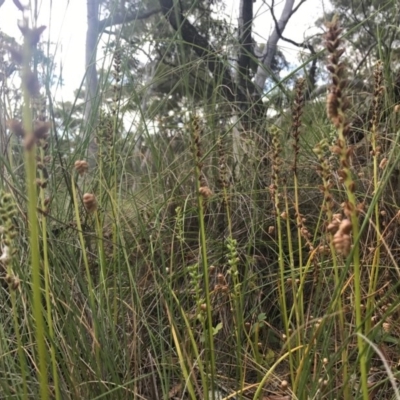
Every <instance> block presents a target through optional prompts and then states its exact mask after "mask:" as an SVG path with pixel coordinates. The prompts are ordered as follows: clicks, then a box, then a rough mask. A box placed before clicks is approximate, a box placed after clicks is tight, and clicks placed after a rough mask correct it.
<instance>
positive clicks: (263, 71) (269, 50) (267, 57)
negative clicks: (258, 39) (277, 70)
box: [254, 0, 295, 92]
mask: <svg viewBox="0 0 400 400" xmlns="http://www.w3.org/2000/svg"><path fill="white" fill-rule="evenodd" d="M294 2H295V0H286V2H285V5H284V7H283V11H282V14H281V17H280V18H279V20H278V21H277V22H278V23H277V24H276V25H275V28H274V30H273V32H272V33H271V35H270V37H269V38H268V41H267V45H266V46H265V50H264V52H263V54H262V64H260V65H259V66H258V68H257V73H256V77H255V80H254V82H255V86H256V87H257V88H258V90H259V91H260V92H262V91H263V89H264V86H265V81H266V80H267V78H268V76H269V75H270V71H271V66H272V62H273V60H274V58H275V55H276V49H277V44H278V41H279V39H280V38H281V36H282V33H283V31H284V30H285V27H286V24H287V23H288V21H289V19H290V17H291V16H292V15H293V7H294Z"/></svg>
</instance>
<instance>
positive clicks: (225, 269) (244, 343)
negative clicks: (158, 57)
mask: <svg viewBox="0 0 400 400" xmlns="http://www.w3.org/2000/svg"><path fill="white" fill-rule="evenodd" d="M21 31H22V33H23V35H24V38H25V45H24V47H23V49H22V50H21V51H19V50H13V49H9V48H7V49H6V50H7V51H11V54H12V56H13V58H14V60H15V61H16V62H17V63H19V65H20V67H21V70H22V71H23V73H22V77H21V80H22V94H23V113H22V115H21V116H18V115H15V116H13V118H10V119H9V120H8V121H7V124H8V131H7V133H4V134H5V135H6V137H4V138H2V143H7V145H6V146H5V147H4V148H3V153H2V163H1V168H2V174H1V191H2V194H1V200H0V217H1V235H2V236H1V249H2V252H1V257H0V261H1V266H2V268H1V272H2V284H3V285H2V291H1V303H0V304H1V313H0V321H1V324H0V370H1V371H2V373H1V374H0V387H1V389H0V390H1V397H2V398H22V399H28V398H32V399H37V398H42V399H50V398H55V399H57V400H59V399H101V398H107V399H132V398H134V399H181V398H188V399H222V398H224V399H228V398H236V399H322V398H324V399H325V398H326V399H339V398H343V399H354V398H360V399H361V398H362V399H364V400H367V399H378V398H382V399H389V398H390V399H392V398H399V394H398V389H397V385H398V383H397V379H398V378H397V377H398V370H397V367H398V358H399V352H400V349H399V344H398V343H399V335H400V326H399V325H398V320H399V318H398V317H399V309H398V307H399V302H398V291H399V287H398V282H399V273H400V270H399V266H398V260H399V250H398V248H399V226H400V213H399V207H398V204H399V189H398V184H397V181H398V165H399V164H398V161H399V156H400V152H399V143H398V135H397V129H398V128H397V120H398V117H397V113H398V111H399V110H398V106H397V105H396V104H393V102H390V101H389V99H390V98H391V96H389V94H388V93H389V92H390V90H391V87H390V86H389V85H387V84H386V82H385V77H384V69H385V62H386V61H385V60H381V61H379V62H378V63H377V64H376V66H375V71H374V86H373V88H372V92H371V94H370V97H371V99H372V101H371V104H372V105H371V110H372V112H371V114H370V115H372V117H371V118H369V119H368V120H365V121H363V124H362V127H361V128H359V129H361V130H362V131H363V133H364V136H365V138H364V140H363V141H362V142H361V143H357V144H353V143H351V141H350V140H349V137H351V134H352V130H354V129H355V127H354V126H353V125H352V124H351V114H352V112H354V109H355V108H356V105H354V104H352V103H351V101H350V97H349V94H348V90H347V82H348V80H347V75H348V71H347V68H346V64H345V63H344V62H343V61H342V59H343V52H344V50H343V49H344V44H343V41H342V40H341V34H342V32H341V29H340V27H339V23H338V21H336V20H334V21H333V22H331V23H330V24H329V26H328V30H327V34H326V44H325V46H326V51H327V62H326V68H327V71H328V73H329V76H330V82H331V83H330V88H329V93H328V94H327V96H326V99H323V100H318V101H315V102H313V103H306V102H305V91H306V85H305V79H303V78H301V79H299V80H298V81H297V84H296V86H295V89H294V93H293V105H292V110H291V113H290V116H289V117H288V119H287V121H285V124H286V125H287V126H288V129H287V130H285V131H284V130H283V129H279V128H277V127H276V126H274V125H273V124H272V123H270V122H269V119H268V118H267V117H266V118H265V121H262V122H261V123H258V124H257V127H258V130H254V129H253V130H248V131H245V130H243V129H244V128H243V126H245V124H243V125H240V124H239V123H238V119H237V118H236V119H234V118H225V123H224V124H222V125H221V124H220V121H221V119H222V114H219V111H221V113H223V112H227V106H226V105H224V104H220V103H219V104H217V103H216V101H217V98H215V99H214V101H215V103H214V104H213V107H210V108H208V110H212V109H214V110H215V112H212V111H210V112H208V113H207V112H206V113H205V114H204V116H203V117H199V110H198V109H196V108H195V107H194V106H193V107H192V109H190V113H189V114H190V121H189V122H188V123H187V124H186V125H185V126H184V128H182V132H181V134H180V135H176V136H175V137H174V138H172V139H171V138H168V137H163V136H162V135H156V134H154V135H150V134H148V135H147V140H146V146H147V147H146V148H145V149H141V150H143V154H144V155H145V161H146V162H145V161H143V160H139V164H141V167H140V168H139V169H138V168H137V167H135V166H134V167H132V165H131V164H135V162H137V159H132V158H133V156H132V148H133V146H132V143H134V140H135V135H134V134H135V132H131V133H128V134H127V135H125V136H124V135H122V132H121V131H122V119H123V115H122V112H121V110H120V108H119V104H120V103H119V101H120V98H119V95H118V93H119V87H120V85H121V83H120V82H121V74H122V72H121V65H120V61H119V58H118V56H116V57H115V61H114V65H113V66H112V67H110V68H111V72H113V74H114V75H113V76H114V78H113V79H114V80H113V87H114V92H115V96H114V100H113V101H114V104H113V108H112V110H113V111H111V112H107V111H105V110H106V108H105V107H103V108H102V107H100V108H101V112H100V110H99V112H100V114H101V117H100V118H99V123H98V124H97V126H96V129H95V132H94V133H93V132H92V134H94V135H95V136H96V142H97V147H98V155H97V157H96V159H97V163H96V166H95V167H94V168H90V169H89V164H90V163H89V162H88V161H87V160H86V158H85V157H84V156H83V155H84V154H85V150H86V147H87V143H88V141H86V142H85V141H82V143H80V144H79V143H78V144H76V145H71V146H70V148H69V150H68V151H67V152H65V150H61V148H60V147H59V146H60V143H61V136H62V138H63V139H64V140H65V141H68V140H67V139H68V135H67V130H66V131H65V132H64V133H62V134H61V133H60V132H58V131H57V129H56V125H55V118H54V114H53V110H52V107H50V106H45V104H46V99H45V98H43V96H41V90H40V89H41V88H40V86H39V84H38V80H37V76H36V75H35V68H33V67H34V63H35V61H34V57H33V50H34V47H35V45H36V44H37V42H38V41H39V39H40V34H41V28H32V29H31V28H28V26H27V25H23V26H22V27H21ZM281 84H282V83H281ZM283 84H284V82H283ZM323 102H325V103H326V107H325V108H326V114H325V113H322V112H321V103H323ZM217 106H218V107H219V108H217ZM204 109H206V107H204ZM204 109H203V110H204ZM322 114H324V115H322ZM142 117H143V120H142V126H144V127H146V123H147V116H144V115H143V116H142ZM236 117H238V116H237V115H236ZM240 117H241V116H240V115H239V122H240ZM226 121H228V122H226ZM231 121H234V122H233V123H232V122H231ZM160 124H161V125H162V121H161V122H160ZM161 125H160V126H161ZM237 129H242V130H243V131H242V134H241V135H240V137H239V142H240V146H239V147H238V145H237V141H236V144H235V140H237V139H232V137H233V136H234V133H235V130H237ZM144 130H145V131H146V129H144ZM287 132H289V140H288V136H287ZM267 138H268V140H267ZM65 141H64V142H63V146H65ZM289 141H290V147H289ZM177 143H178V145H177ZM85 146H86V147H85ZM179 149H180V150H179ZM178 150H179V151H178ZM62 151H64V155H62V153H61V152H62ZM238 154H239V155H240V157H239V158H238ZM238 159H239V160H240V162H238ZM131 162H132V163H131ZM23 165H25V173H24V172H23V168H22V166H23ZM133 181H134V184H133Z"/></svg>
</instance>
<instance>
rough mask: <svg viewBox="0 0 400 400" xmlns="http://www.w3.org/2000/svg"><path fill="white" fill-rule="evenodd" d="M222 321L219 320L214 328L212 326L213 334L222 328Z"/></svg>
mask: <svg viewBox="0 0 400 400" xmlns="http://www.w3.org/2000/svg"><path fill="white" fill-rule="evenodd" d="M222 326H223V325H222V322H220V323H219V324H218V325H217V326H216V327H215V328H213V336H215V335H216V334H217V333H218V332H219V331H220V330H221V329H222Z"/></svg>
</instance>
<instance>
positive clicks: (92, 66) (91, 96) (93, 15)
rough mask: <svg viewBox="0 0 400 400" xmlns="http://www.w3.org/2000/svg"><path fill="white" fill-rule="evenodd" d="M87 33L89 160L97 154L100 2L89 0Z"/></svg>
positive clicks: (86, 90) (86, 88)
mask: <svg viewBox="0 0 400 400" xmlns="http://www.w3.org/2000/svg"><path fill="white" fill-rule="evenodd" d="M86 4H87V32H86V54H85V63H86V86H85V113H84V121H85V123H86V126H87V132H88V134H89V137H90V138H89V140H90V142H89V159H90V160H91V159H93V158H94V157H95V155H96V153H97V145H96V142H95V141H94V135H93V129H94V124H93V122H94V121H96V114H97V111H98V110H97V106H96V96H97V91H98V78H97V68H96V58H97V40H98V34H99V0H87V3H86Z"/></svg>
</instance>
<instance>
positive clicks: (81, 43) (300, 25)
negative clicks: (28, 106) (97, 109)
mask: <svg viewBox="0 0 400 400" xmlns="http://www.w3.org/2000/svg"><path fill="white" fill-rule="evenodd" d="M225 2H226V4H227V7H226V11H225V12H226V13H227V14H228V15H230V16H231V17H230V18H231V23H232V24H234V25H237V15H238V4H239V0H226V1H225ZM21 3H22V4H27V3H28V0H21ZM33 3H34V2H33V1H32V4H33ZM264 3H269V1H268V0H256V2H255V4H254V14H255V16H256V18H255V24H254V36H255V38H256V40H257V41H258V42H262V41H264V42H265V41H266V39H267V37H268V35H269V33H270V31H271V29H272V27H273V22H272V18H271V15H270V12H269V10H268V7H267V6H266V5H265V4H264ZM296 3H297V2H296ZM275 4H276V11H275V13H276V16H277V18H279V15H280V13H281V10H282V7H283V4H284V0H275ZM328 5H329V2H328V1H327V0H326V1H324V0H306V2H305V3H304V4H303V5H302V6H301V7H300V9H299V11H298V12H297V13H296V14H295V15H294V16H293V17H292V19H291V20H290V22H289V24H288V26H287V27H286V30H285V33H284V34H285V36H286V37H288V38H290V39H292V40H295V41H297V42H301V41H302V40H303V35H304V34H306V35H310V34H311V33H313V32H315V28H314V29H313V30H312V27H313V25H314V22H315V20H316V19H317V18H319V17H321V16H322V15H323V10H324V9H325V7H327V6H328ZM38 7H39V19H38V24H37V25H38V26H40V25H46V26H47V27H48V28H47V29H46V31H45V32H44V34H43V35H42V38H43V40H44V41H46V40H47V39H48V38H49V37H50V40H51V41H52V43H54V46H53V47H52V50H51V51H52V52H53V54H55V56H56V62H57V71H56V73H57V75H60V68H61V67H62V76H63V79H64V84H65V86H64V87H62V88H61V87H58V88H57V92H56V93H53V95H54V96H55V97H56V98H57V99H58V100H61V99H65V100H72V98H73V91H74V90H75V89H77V88H78V87H79V86H80V84H81V81H82V78H83V76H84V73H85V68H84V57H85V36H86V1H84V0H38ZM18 18H21V13H20V12H19V11H18V10H17V8H16V7H15V5H14V4H13V2H12V0H6V1H5V3H4V4H3V6H2V7H1V8H0V27H1V30H2V31H3V32H5V33H6V34H8V35H10V36H13V37H15V39H16V40H17V41H20V38H21V34H20V32H19V29H18V27H17V20H18ZM310 28H311V30H310ZM262 39H264V40H262ZM279 45H280V46H281V48H282V50H283V51H284V53H285V56H286V57H287V58H288V59H289V60H292V61H294V60H295V57H296V54H297V51H298V49H297V48H296V49H295V48H293V46H291V45H289V44H287V43H283V42H280V43H279Z"/></svg>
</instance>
